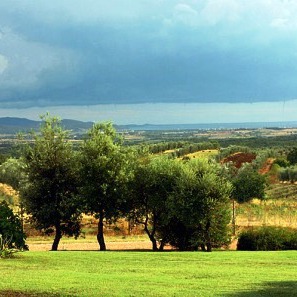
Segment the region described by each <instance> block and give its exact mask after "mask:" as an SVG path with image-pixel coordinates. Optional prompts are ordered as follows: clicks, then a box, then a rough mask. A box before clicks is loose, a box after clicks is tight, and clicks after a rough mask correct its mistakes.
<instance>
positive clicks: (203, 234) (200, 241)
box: [171, 159, 232, 251]
mask: <svg viewBox="0 0 297 297" xmlns="http://www.w3.org/2000/svg"><path fill="white" fill-rule="evenodd" d="M183 166H184V171H183V174H182V175H181V177H180V178H179V179H178V182H177V187H176V191H175V193H174V196H173V199H171V207H172V210H173V213H174V215H175V216H176V217H177V218H178V219H179V220H180V221H181V222H182V223H183V224H184V225H185V226H186V227H187V229H188V230H189V232H190V233H192V232H193V234H192V235H191V239H190V240H189V242H191V246H188V247H187V249H189V248H191V247H192V248H193V247H198V246H200V247H201V248H202V249H203V250H205V249H207V250H208V251H211V250H212V248H213V247H220V246H222V245H224V244H227V243H228V242H229V239H230V238H229V228H228V224H229V222H230V210H229V201H230V195H231V190H232V186H231V184H230V183H229V182H228V181H227V180H226V179H225V178H224V177H223V176H222V175H221V169H220V167H219V165H218V164H217V163H211V162H208V161H207V160H203V159H202V160H201V159H200V160H195V159H194V160H191V161H190V162H186V163H184V165H183ZM185 234H187V233H185ZM187 236H188V235H187Z"/></svg>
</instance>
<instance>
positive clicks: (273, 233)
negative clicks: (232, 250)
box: [237, 227, 297, 251]
mask: <svg viewBox="0 0 297 297" xmlns="http://www.w3.org/2000/svg"><path fill="white" fill-rule="evenodd" d="M237 250H241V251H280V250H297V232H296V231H295V230H292V229H290V228H279V227H261V228H258V229H251V230H247V231H244V232H242V233H241V234H240V236H239V239H238V243H237Z"/></svg>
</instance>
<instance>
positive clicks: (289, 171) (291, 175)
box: [278, 166, 297, 183]
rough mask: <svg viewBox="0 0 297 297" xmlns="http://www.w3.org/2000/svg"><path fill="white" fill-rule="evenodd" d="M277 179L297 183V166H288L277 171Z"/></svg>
mask: <svg viewBox="0 0 297 297" xmlns="http://www.w3.org/2000/svg"><path fill="white" fill-rule="evenodd" d="M278 178H279V180H280V181H289V182H291V183H294V182H296V181H297V166H290V167H286V168H283V169H280V170H279V175H278Z"/></svg>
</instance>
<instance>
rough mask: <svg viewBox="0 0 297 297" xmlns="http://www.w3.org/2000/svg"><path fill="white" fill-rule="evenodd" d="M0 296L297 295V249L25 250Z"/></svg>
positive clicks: (3, 264) (1, 264)
mask: <svg viewBox="0 0 297 297" xmlns="http://www.w3.org/2000/svg"><path fill="white" fill-rule="evenodd" d="M0 271H1V274H0V296H26V297H27V296H45V297H49V296H86V297H87V296H88V297H91V296H203V297H207V296H242V297H248V296H253V297H254V296H270V297H271V296H288V297H289V296H290V297H291V296H297V251H288V252H235V251H233V252H231V251H226V252H224V251H218V252H213V253H202V252H163V253H154V252H135V251H131V252H127V251H125V252H111V251H108V252H93V251H92V252H91V251H90V252H88V251H84V252H83V251H82V252H79V251H77V252H76V251H61V252H25V253H21V254H18V255H17V257H16V258H14V259H2V260H0Z"/></svg>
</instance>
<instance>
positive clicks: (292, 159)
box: [287, 147, 297, 165]
mask: <svg viewBox="0 0 297 297" xmlns="http://www.w3.org/2000/svg"><path fill="white" fill-rule="evenodd" d="M287 160H288V162H289V163H290V164H291V165H295V164H297V147H293V148H292V149H291V150H290V151H289V152H288V154H287Z"/></svg>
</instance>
